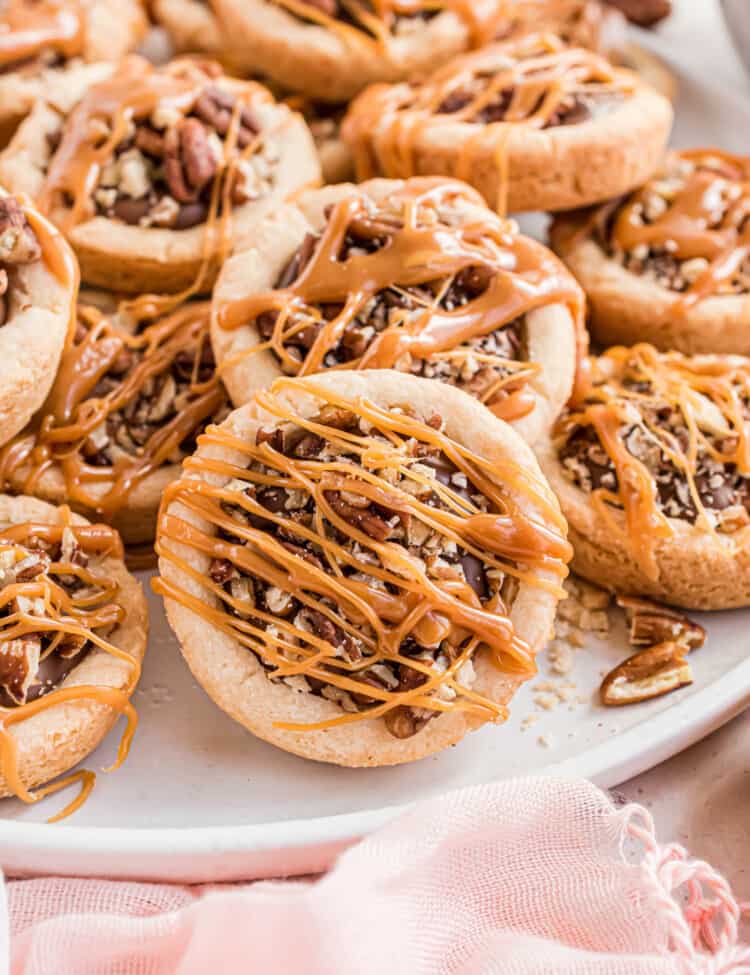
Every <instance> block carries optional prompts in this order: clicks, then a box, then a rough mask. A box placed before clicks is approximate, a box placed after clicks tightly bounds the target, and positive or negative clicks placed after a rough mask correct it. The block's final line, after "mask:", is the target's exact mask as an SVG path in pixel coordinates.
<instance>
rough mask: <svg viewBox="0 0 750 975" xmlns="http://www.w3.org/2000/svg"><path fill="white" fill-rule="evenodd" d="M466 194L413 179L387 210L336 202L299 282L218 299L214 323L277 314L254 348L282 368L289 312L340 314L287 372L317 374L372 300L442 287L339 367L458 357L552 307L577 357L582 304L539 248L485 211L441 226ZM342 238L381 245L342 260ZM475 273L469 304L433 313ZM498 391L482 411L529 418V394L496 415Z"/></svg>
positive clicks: (447, 184) (314, 316)
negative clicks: (570, 326)
mask: <svg viewBox="0 0 750 975" xmlns="http://www.w3.org/2000/svg"><path fill="white" fill-rule="evenodd" d="M468 192H469V191H467V189H466V188H465V187H463V186H461V185H460V184H456V183H454V182H451V181H443V180H433V179H412V180H410V181H409V182H408V183H405V184H403V186H402V187H400V188H399V189H397V190H395V192H394V193H393V194H392V195H391V197H390V199H389V207H390V208H392V209H393V212H391V209H385V208H382V209H378V210H376V211H375V212H373V210H372V204H371V202H370V201H369V200H368V198H367V197H366V196H364V195H363V194H362V195H354V196H352V197H350V198H348V199H345V200H342V201H340V202H339V203H337V204H336V205H335V206H334V207H333V209H332V211H331V213H330V216H329V217H328V221H327V224H326V226H325V228H324V230H323V233H322V237H321V239H320V240H319V241H318V243H317V245H316V247H315V250H314V253H313V255H312V257H311V258H310V260H309V262H308V264H307V266H306V267H305V268H304V270H303V271H302V273H301V274H300V275H299V276H298V277H297V279H296V280H295V281H293V282H292V283H291V284H289V285H288V286H287V287H285V288H279V289H276V290H272V291H267V292H261V293H257V294H251V295H249V296H247V297H244V298H240V299H236V300H234V301H231V302H225V303H224V304H223V305H222V306H220V308H219V310H218V320H219V323H220V325H221V326H222V327H223V328H226V329H229V330H231V329H236V328H239V327H240V326H242V325H244V324H246V323H248V322H252V321H254V320H256V319H257V318H258V316H260V315H262V314H263V313H265V312H268V311H276V312H278V315H277V318H276V322H275V325H274V330H273V335H272V336H271V338H270V340H269V341H268V342H267V343H261V344H260V346H258V347H257V348H256V350H254V351H257V350H258V349H263V348H270V349H272V350H273V351H274V352H275V354H276V356H277V357H278V359H279V361H280V362H281V363H283V364H284V365H285V367H287V368H289V367H290V365H291V366H294V363H293V362H292V360H291V359H290V357H289V354H288V352H287V351H286V344H287V343H288V342H289V341H290V340H293V338H294V335H295V333H296V331H298V330H299V328H300V326H299V325H298V324H297V325H295V324H290V317H292V315H293V314H297V315H300V316H302V318H303V321H304V319H305V318H308V319H309V320H313V321H319V320H320V314H321V313H320V310H319V309H320V306H324V305H336V306H338V305H340V306H341V311H340V312H339V313H338V314H337V315H335V316H334V317H333V318H332V319H331V320H330V321H328V322H326V323H325V325H324V326H323V327H322V328H321V329H320V331H319V333H318V335H317V337H316V340H315V342H314V344H313V345H312V347H311V348H310V349H309V351H308V353H307V355H306V356H305V359H304V361H303V362H301V363H299V364H297V367H296V368H295V369H294V371H295V372H296V373H297V374H298V375H302V376H304V375H309V374H312V373H315V372H317V371H319V370H320V369H321V368H322V367H323V366H324V364H325V360H326V356H327V354H328V353H329V352H331V350H333V349H334V348H335V347H336V346H337V343H338V342H339V341H340V339H341V336H342V334H343V333H344V331H345V330H346V328H347V327H348V326H350V325H351V324H352V322H354V321H355V319H357V318H358V316H360V315H363V314H365V309H366V307H367V305H368V303H369V302H371V300H372V299H373V298H374V297H375V296H376V295H378V294H379V293H380V292H382V291H384V290H386V289H388V288H393V289H395V290H396V291H398V289H399V288H402V289H407V288H410V287H415V286H417V287H418V286H424V285H432V286H434V285H435V284H436V282H441V284H440V287H437V288H436V289H435V291H436V293H435V294H434V297H433V299H432V300H431V301H427V302H426V303H424V305H423V306H421V305H420V304H419V303H417V307H416V309H415V310H414V313H413V314H411V315H407V314H406V313H402V314H400V315H396V316H395V320H394V321H393V322H392V323H391V324H389V325H387V326H386V328H385V329H384V330H383V331H382V332H380V333H379V334H377V335H376V336H375V337H374V338H373V339H372V341H371V342H370V344H369V346H368V348H367V349H366V351H365V352H364V354H363V355H362V356H360V357H359V358H358V359H355V360H353V361H350V362H347V363H346V366H347V368H358V369H365V368H375V369H388V368H392V367H393V366H394V365H395V364H396V363H397V362H398V361H399V359H400V358H401V357H403V356H405V355H407V354H408V355H409V356H411V357H412V358H413V359H418V360H426V359H430V358H432V357H435V356H446V355H448V354H449V353H451V354H455V352H456V350H458V349H459V347H460V346H461V345H462V344H463V343H466V342H469V341H470V340H471V339H475V338H478V337H481V336H484V335H489V334H490V333H492V332H494V331H496V330H498V329H501V328H503V327H505V326H507V325H509V324H510V323H511V322H513V321H514V320H516V319H518V318H520V317H522V316H524V315H526V314H528V313H529V312H531V311H533V310H534V309H536V308H540V307H543V306H546V305H550V304H553V303H561V304H564V305H566V306H567V307H568V308H569V310H570V313H571V315H572V317H573V320H574V323H575V326H576V331H577V336H578V344H579V358H580V359H582V358H583V356H584V355H585V352H586V332H585V328H584V325H583V296H582V292H581V290H580V288H579V286H578V285H577V283H576V282H575V280H574V279H573V277H572V275H570V274H569V272H568V271H567V270H566V269H565V268H564V266H563V265H562V264H561V262H560V261H559V260H558V259H557V258H556V257H555V256H554V255H553V254H551V252H550V251H549V250H548V249H547V248H545V247H544V246H542V245H541V244H539V243H537V242H536V241H534V240H531V239H530V238H527V237H523V236H521V235H520V234H518V233H516V232H515V231H514V229H513V227H512V225H510V224H509V223H508V222H506V221H503V220H500V219H498V218H494V217H492V216H491V215H490V214H488V213H487V212H486V211H482V215H481V217H482V219H481V222H480V218H479V217H478V216H477V217H476V218H473V219H471V220H469V221H468V222H467V223H466V224H465V225H463V226H451V225H449V224H447V223H446V222H445V221H443V220H441V218H440V212H441V208H443V207H450V206H451V205H452V204H454V203H455V202H456V201H458V202H461V201H463V200H470V201H472V202H473V201H474V197H473V194H472V195H470V196H467V193H468ZM349 233H355V234H357V235H361V236H363V237H366V238H375V239H380V240H382V246H380V247H378V249H377V250H374V251H373V252H372V253H362V252H361V250H360V251H358V252H357V253H353V254H350V255H349V256H347V257H345V258H341V256H340V255H341V253H342V249H343V248H344V245H345V241H346V238H347V235H348V234H349ZM476 266H479V267H480V268H486V269H488V270H489V272H490V274H489V280H488V284H487V287H486V289H485V290H484V291H483V292H482V293H481V294H479V295H478V296H476V297H471V296H470V300H468V302H467V303H466V304H465V305H462V306H460V307H458V308H455V309H453V310H447V309H445V308H442V307H441V306H440V301H441V299H442V296H443V295H444V294H445V293H446V291H447V290H448V289H449V287H450V286H451V284H452V282H453V280H454V279H455V277H456V275H457V274H459V272H461V271H462V270H465V269H467V268H471V267H476ZM495 361H496V362H497V361H504V360H498V359H495ZM531 375H533V373H531V374H527V378H531ZM523 378H524V377H523V376H522V375H519V376H517V377H516V386H517V387H521V386H523V385H524V383H523ZM496 394H497V395H496V396H495V397H489V398H488V397H485V401H486V402H487V404H488V405H489V406H490V407H491V408H494V406H495V403H497V405H498V407H499V411H500V413H501V415H503V413H502V411H503V409H504V408H505V413H504V416H505V417H506V418H509V419H511V418H514V417H515V416H517V415H519V413H521V414H522V413H523V411H524V410H525V411H527V412H528V409H529V405H530V404H529V397H528V394H527V395H526V398H525V399H522V398H521V397H520V395H519V396H518V397H517V398H516V400H515V401H514V402H513V403H512V404H508V405H507V407H504V406H503V404H504V400H505V398H506V389H505V388H504V387H502V386H501V387H499V388H498V389H497V390H496ZM531 405H532V406H533V403H532V404H531Z"/></svg>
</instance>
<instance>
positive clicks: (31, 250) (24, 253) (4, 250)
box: [0, 196, 42, 264]
mask: <svg viewBox="0 0 750 975" xmlns="http://www.w3.org/2000/svg"><path fill="white" fill-rule="evenodd" d="M41 256H42V250H41V247H40V246H39V241H38V240H37V239H36V235H35V234H34V231H33V230H32V228H31V226H30V224H29V222H28V220H27V219H26V214H25V213H24V212H23V208H22V207H21V204H20V203H19V202H18V201H17V200H16V199H14V198H13V197H12V196H4V197H0V263H3V264H30V263H31V262H32V261H37V260H39V258H40V257H41Z"/></svg>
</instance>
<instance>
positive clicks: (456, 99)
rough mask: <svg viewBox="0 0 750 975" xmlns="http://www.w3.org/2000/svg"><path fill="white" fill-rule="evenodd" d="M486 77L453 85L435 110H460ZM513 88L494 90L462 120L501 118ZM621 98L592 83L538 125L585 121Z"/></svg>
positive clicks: (443, 112) (444, 112)
mask: <svg viewBox="0 0 750 975" xmlns="http://www.w3.org/2000/svg"><path fill="white" fill-rule="evenodd" d="M489 77H490V76H487V77H485V78H484V81H483V78H482V76H479V77H477V79H476V84H474V85H466V86H464V87H459V88H455V89H454V90H453V91H451V92H450V93H449V94H448V95H447V96H446V97H445V98H444V99H443V101H442V102H441V103H440V105H439V106H438V108H437V114H441V115H453V114H455V113H456V112H460V111H463V109H465V108H466V107H467V106H468V105H471V103H472V102H473V101H475V99H476V98H477V96H478V95H479V94H480V93H481V91H482V88H483V87H484V84H486V83H487V81H489ZM514 92H515V89H513V88H506V89H504V90H503V91H501V92H498V94H497V95H496V96H495V97H494V98H493V99H492V100H491V101H490V102H488V103H487V104H486V105H483V107H482V108H481V109H480V111H478V112H476V113H475V114H473V115H471V116H470V117H469V118H467V119H466V120H465V121H467V122H478V123H481V124H483V125H490V124H492V123H493V122H503V121H505V118H506V115H507V113H508V109H509V108H510V106H511V102H512V101H513V95H514ZM544 97H545V96H543V95H541V96H540V97H539V100H538V102H537V103H536V105H535V106H534V107H533V109H532V111H531V112H530V113H529V114H530V115H532V114H534V113H535V112H537V111H538V110H539V108H540V107H541V105H542V103H543V101H544ZM621 102H622V96H620V95H617V94H616V93H612V92H610V91H606V92H604V91H602V92H598V91H596V89H595V88H594V87H592V88H591V90H590V91H585V92H581V93H579V94H574V95H568V96H566V97H565V99H564V100H563V101H562V102H561V103H560V105H559V107H558V108H557V109H556V110H555V111H554V112H553V113H552V114H551V115H550V116H549V118H547V119H545V121H544V125H543V126H542V128H545V129H550V128H555V127H557V126H561V125H578V124H580V123H581V122H588V121H590V120H591V119H594V118H598V117H600V116H601V115H604V114H606V113H607V112H610V111H612V110H613V109H614V108H616V107H617V106H618V105H619V104H620V103H621ZM516 121H517V120H516Z"/></svg>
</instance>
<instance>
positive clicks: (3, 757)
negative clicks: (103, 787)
mask: <svg viewBox="0 0 750 975" xmlns="http://www.w3.org/2000/svg"><path fill="white" fill-rule="evenodd" d="M0 567H1V568H0V601H1V602H2V608H1V610H0V629H2V639H1V640H0V796H7V795H18V796H19V797H20V798H22V799H24V801H27V802H28V801H34V798H35V796H34V795H32V794H30V793H29V791H28V790H31V789H36V788H37V787H38V786H43V785H44V784H45V783H48V782H50V781H51V780H52V779H54V778H56V777H57V776H59V775H61V774H63V773H64V772H67V771H68V770H69V769H71V768H72V767H73V766H74V765H76V764H77V763H78V762H80V761H81V760H82V759H84V758H85V757H86V756H87V755H88V754H89V753H90V752H91V751H93V749H94V748H96V747H97V745H98V744H99V743H100V741H101V740H102V739H103V738H104V736H105V735H106V734H107V733H108V732H109V731H110V730H111V729H112V727H113V725H114V724H115V722H116V721H117V719H118V717H119V716H120V715H121V714H123V712H126V713H127V715H128V720H129V723H130V728H129V730H128V732H127V734H126V736H125V737H124V739H123V742H122V744H121V753H120V757H121V758H124V756H125V754H126V753H127V747H128V745H129V741H130V736H131V734H132V728H133V727H134V722H135V714H134V712H133V711H132V708H131V706H130V705H129V703H128V699H129V697H130V695H131V694H132V692H133V689H134V687H135V684H136V682H137V680H138V674H139V669H140V661H141V659H142V658H143V654H144V651H145V649H146V637H147V632H148V613H147V608H146V601H145V598H144V595H143V591H142V589H141V587H140V585H139V584H138V583H137V582H136V581H135V579H134V578H133V577H132V576H131V575H130V573H129V572H128V571H127V569H126V568H125V564H124V562H123V561H122V546H121V544H120V541H119V538H118V537H117V534H116V533H115V532H114V531H112V529H110V528H107V527H106V526H102V525H91V524H89V522H87V521H86V520H85V519H84V518H81V517H79V516H78V515H75V514H71V513H70V512H69V511H67V510H66V509H64V508H55V507H53V506H52V505H49V504H46V503H45V502H43V501H39V500H37V499H35V498H27V497H18V498H10V497H7V496H5V495H0ZM77 777H78V778H81V780H82V782H83V785H84V790H83V793H82V796H85V793H86V791H87V789H88V788H90V785H87V781H88V782H92V781H93V776H91V774H90V773H83V774H79V775H78V776H77ZM60 784H61V783H58V785H60ZM53 789H54V787H53ZM48 791H51V790H49V788H48V789H47V790H44V789H43V790H41V793H39V794H38V797H41V795H43V794H46V792H48ZM74 805H75V804H74Z"/></svg>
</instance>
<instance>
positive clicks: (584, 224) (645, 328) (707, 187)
mask: <svg viewBox="0 0 750 975" xmlns="http://www.w3.org/2000/svg"><path fill="white" fill-rule="evenodd" d="M749 217H750V157H744V156H732V155H730V154H729V153H725V152H723V151H720V150H718V149H695V150H687V151H682V152H671V153H670V154H669V155H668V157H667V158H666V160H665V162H664V165H663V167H662V168H661V169H659V170H658V171H657V172H656V173H655V174H654V175H653V176H652V177H651V179H649V180H648V181H647V182H646V183H644V184H643V186H641V187H640V188H639V189H637V190H635V191H634V192H633V193H631V194H630V195H628V196H626V197H624V198H622V199H617V200H613V201H612V202H611V203H607V204H604V205H603V206H602V207H600V208H598V209H595V210H592V211H583V212H581V213H571V214H561V215H560V216H559V217H557V218H556V219H555V221H554V222H553V224H552V227H551V230H550V239H551V243H552V247H553V248H554V250H555V251H556V252H557V253H558V254H559V255H560V257H561V258H562V260H563V261H565V263H566V264H567V265H568V267H569V268H570V269H571V271H572V272H573V274H575V276H576V277H577V278H578V280H579V281H580V283H581V285H582V286H583V289H584V290H585V292H586V295H587V298H588V305H589V311H590V330H591V333H592V336H593V337H594V338H595V339H596V340H597V342H599V343H601V344H602V345H615V344H619V343H622V344H626V345H627V344H630V343H633V342H650V343H651V344H652V345H655V346H656V347H657V348H659V349H662V350H664V351H669V350H670V349H675V350H677V351H679V352H684V353H686V354H688V355H691V354H695V353H714V352H715V353H720V354H724V353H738V354H740V355H749V354H750V336H749V335H748V330H747V327H746V323H747V321H748V320H749V319H750V257H748V248H750V219H749Z"/></svg>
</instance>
